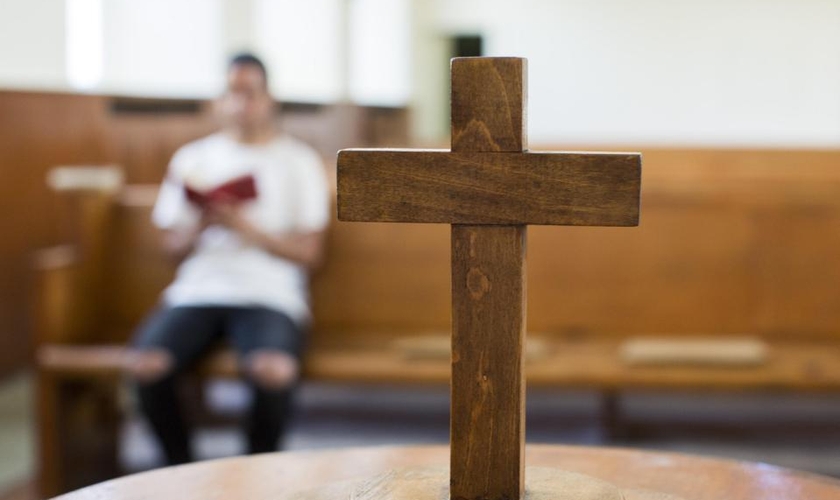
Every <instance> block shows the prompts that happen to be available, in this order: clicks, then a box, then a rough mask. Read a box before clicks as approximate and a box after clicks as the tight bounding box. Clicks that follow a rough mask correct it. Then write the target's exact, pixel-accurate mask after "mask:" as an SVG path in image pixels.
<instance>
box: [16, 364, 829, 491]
mask: <svg viewBox="0 0 840 500" xmlns="http://www.w3.org/2000/svg"><path fill="white" fill-rule="evenodd" d="M209 399H210V400H211V401H212V402H213V405H214V406H215V407H217V408H220V409H221V410H222V411H226V410H230V411H232V410H235V409H237V408H241V407H242V406H243V405H244V404H245V403H246V400H247V394H245V392H244V391H243V390H242V389H241V387H239V386H238V385H236V384H232V383H225V384H219V385H216V386H214V387H213V389H212V390H211V391H210V398H209ZM602 403H603V402H602V400H601V398H600V396H599V395H598V394H596V393H592V392H572V391H559V390H558V391H548V390H540V391H531V393H529V403H528V441H529V442H542V443H572V444H585V445H605V444H608V445H611V446H632V447H638V448H653V449H664V450H672V451H681V452H687V453H699V454H704V455H713V456H721V457H730V458H736V459H744V460H752V461H762V462H768V463H773V464H777V465H782V466H787V467H794V468H798V469H803V470H809V471H813V472H818V473H822V474H829V475H834V476H837V477H840V398H837V397H831V396H803V395H798V396H792V395H747V394H734V395H720V394H718V395H690V394H670V395H663V394H658V395H650V394H628V395H624V396H622V398H621V401H620V406H621V408H622V412H623V414H624V415H625V417H626V420H625V421H626V422H627V423H628V426H627V429H626V431H627V435H626V437H623V438H621V439H619V440H617V441H610V440H609V439H607V437H606V435H605V433H604V429H603V428H602V425H601V420H600V415H601V413H600V412H601V408H602ZM448 408H449V401H448V390H447V389H446V388H431V389H430V388H426V389H417V388H410V387H393V388H383V387H371V386H335V385H324V384H307V385H306V386H305V387H304V388H303V390H302V391H301V394H300V399H299V411H298V414H297V418H296V419H295V423H294V425H293V428H292V429H291V432H290V435H289V439H288V447H289V448H290V449H318V448H334V447H342V446H367V445H378V444H413V443H441V444H443V443H446V442H447V439H448V418H449V416H448ZM123 442H124V444H123V450H122V457H121V459H122V461H123V463H124V465H126V466H127V467H128V468H129V469H131V470H142V469H146V468H149V467H153V466H154V465H155V464H156V463H157V462H156V461H157V450H156V446H155V444H154V442H153V441H152V440H151V439H150V438H149V435H148V433H147V431H146V428H145V424H144V423H143V422H142V421H141V420H139V419H133V420H131V421H129V422H127V423H126V426H125V436H124V440H123ZM32 444H33V438H32V431H31V382H30V380H29V378H28V377H25V376H23V377H18V378H16V379H14V380H11V381H6V382H4V383H3V384H0V497H2V492H3V491H4V490H6V489H8V488H9V487H10V486H12V485H15V484H20V483H21V482H22V481H25V480H26V479H27V478H28V477H30V476H31V473H32V470H33V469H32V463H33V460H32V449H33V448H32ZM195 444H196V447H197V449H198V453H199V455H200V456H201V457H203V458H215V457H221V456H226V455H232V454H236V453H237V452H238V451H239V450H240V449H241V446H242V443H241V439H240V437H239V433H238V430H237V429H236V428H230V427H229V428H221V429H212V430H202V431H201V432H199V433H197V436H196V440H195Z"/></svg>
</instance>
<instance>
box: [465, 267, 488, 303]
mask: <svg viewBox="0 0 840 500" xmlns="http://www.w3.org/2000/svg"><path fill="white" fill-rule="evenodd" d="M467 290H469V292H470V297H472V298H473V300H481V298H482V297H484V295H486V294H487V292H489V291H490V280H489V279H488V278H487V275H486V274H484V272H483V271H482V270H481V269H479V268H477V267H473V268H470V271H469V272H468V273H467Z"/></svg>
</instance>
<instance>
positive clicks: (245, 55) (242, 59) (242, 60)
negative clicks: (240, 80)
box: [228, 52, 268, 88]
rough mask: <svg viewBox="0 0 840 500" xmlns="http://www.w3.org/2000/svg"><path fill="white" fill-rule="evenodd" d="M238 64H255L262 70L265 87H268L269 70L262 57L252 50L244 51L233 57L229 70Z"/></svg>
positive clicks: (254, 65)
mask: <svg viewBox="0 0 840 500" xmlns="http://www.w3.org/2000/svg"><path fill="white" fill-rule="evenodd" d="M236 66H253V67H255V68H257V69H258V70H260V73H262V76H263V80H264V81H265V87H266V88H268V70H266V69H265V64H263V62H262V59H260V58H259V57H257V56H255V55H254V54H251V53H250V52H242V53H241V54H236V55H235V56H233V57H231V59H230V63H229V64H228V70H231V69H233V68H234V67H236Z"/></svg>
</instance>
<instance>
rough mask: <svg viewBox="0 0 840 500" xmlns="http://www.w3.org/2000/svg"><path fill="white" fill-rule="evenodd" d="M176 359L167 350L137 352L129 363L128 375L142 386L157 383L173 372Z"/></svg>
mask: <svg viewBox="0 0 840 500" xmlns="http://www.w3.org/2000/svg"><path fill="white" fill-rule="evenodd" d="M174 366H175V359H174V358H173V357H172V354H170V353H169V351H166V350H165V349H160V348H154V349H148V350H142V351H135V352H133V353H132V354H131V356H130V358H129V361H128V373H129V375H131V376H132V377H134V379H136V380H137V381H138V382H140V383H141V384H149V383H152V382H157V381H158V380H160V379H162V378H163V377H165V376H166V375H168V374H169V373H171V372H172V369H173V367H174Z"/></svg>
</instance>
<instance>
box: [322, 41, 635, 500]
mask: <svg viewBox="0 0 840 500" xmlns="http://www.w3.org/2000/svg"><path fill="white" fill-rule="evenodd" d="M451 71H452V130H451V133H452V148H451V151H428V150H393V149H380V150H375V149H374V150H364V149H348V150H342V151H340V152H339V154H338V218H339V220H342V221H362V222H374V221H377V222H427V223H428V222H439V223H447V224H451V225H452V403H451V405H452V408H451V428H450V431H451V437H450V441H451V463H450V498H451V499H452V500H477V499H481V500H485V499H486V500H502V499H505V500H513V499H519V498H522V496H523V492H524V448H525V411H524V408H525V406H524V404H525V378H524V375H523V361H524V359H523V344H524V341H525V235H526V225H527V224H552V225H578V226H635V225H638V220H639V189H640V181H641V156H640V155H639V154H630V153H531V152H527V135H526V104H527V85H526V78H527V60H525V59H520V58H456V59H453V60H452V68H451Z"/></svg>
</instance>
